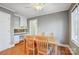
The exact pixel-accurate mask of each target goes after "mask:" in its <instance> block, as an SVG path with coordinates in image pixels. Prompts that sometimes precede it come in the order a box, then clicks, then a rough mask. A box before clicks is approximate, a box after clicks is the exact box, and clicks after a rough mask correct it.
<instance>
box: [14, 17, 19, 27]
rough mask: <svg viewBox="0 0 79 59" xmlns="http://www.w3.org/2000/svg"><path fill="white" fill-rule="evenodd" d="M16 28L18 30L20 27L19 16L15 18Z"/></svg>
mask: <svg viewBox="0 0 79 59" xmlns="http://www.w3.org/2000/svg"><path fill="white" fill-rule="evenodd" d="M13 20H14V28H17V27H19V26H20V18H19V17H18V16H14V19H13Z"/></svg>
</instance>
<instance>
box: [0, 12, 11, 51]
mask: <svg viewBox="0 0 79 59" xmlns="http://www.w3.org/2000/svg"><path fill="white" fill-rule="evenodd" d="M10 42H11V34H10V14H7V13H4V12H2V11H0V51H2V50H5V49H7V48H9V47H10Z"/></svg>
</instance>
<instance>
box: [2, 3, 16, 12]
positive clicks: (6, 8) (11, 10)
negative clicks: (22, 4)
mask: <svg viewBox="0 0 79 59" xmlns="http://www.w3.org/2000/svg"><path fill="white" fill-rule="evenodd" d="M0 7H3V8H5V9H8V10H10V11H12V12H15V10H13V9H11V8H8V7H6V6H4V5H1V4H0Z"/></svg>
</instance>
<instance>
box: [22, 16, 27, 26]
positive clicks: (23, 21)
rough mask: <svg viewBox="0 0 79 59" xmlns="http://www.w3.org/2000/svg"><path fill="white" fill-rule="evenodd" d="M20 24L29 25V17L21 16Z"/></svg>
mask: <svg viewBox="0 0 79 59" xmlns="http://www.w3.org/2000/svg"><path fill="white" fill-rule="evenodd" d="M20 26H27V19H26V18H25V17H20Z"/></svg>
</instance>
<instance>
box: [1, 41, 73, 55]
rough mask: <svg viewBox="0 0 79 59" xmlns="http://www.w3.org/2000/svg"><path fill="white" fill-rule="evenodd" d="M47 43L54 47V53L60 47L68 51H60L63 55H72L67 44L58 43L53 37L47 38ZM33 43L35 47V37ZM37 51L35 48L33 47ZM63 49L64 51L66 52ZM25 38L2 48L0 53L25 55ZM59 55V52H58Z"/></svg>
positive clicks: (56, 53)
mask: <svg viewBox="0 0 79 59" xmlns="http://www.w3.org/2000/svg"><path fill="white" fill-rule="evenodd" d="M48 44H50V45H51V47H53V45H54V48H55V55H58V51H59V50H60V52H61V50H62V49H65V50H67V51H68V52H70V53H69V54H68V53H62V54H63V55H72V54H73V52H72V50H71V48H70V47H69V45H65V44H60V43H58V42H57V41H56V40H55V39H54V40H50V39H49V40H48ZM34 45H35V48H36V47H37V45H36V39H34ZM62 47H63V48H62ZM35 50H36V52H35V53H37V48H36V49H35ZM65 50H63V51H64V52H67V51H65ZM26 53H27V52H26V40H25V39H24V40H22V41H20V42H19V43H17V44H15V46H14V47H11V48H8V49H6V50H3V51H1V52H0V55H26ZM60 55H61V53H60Z"/></svg>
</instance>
